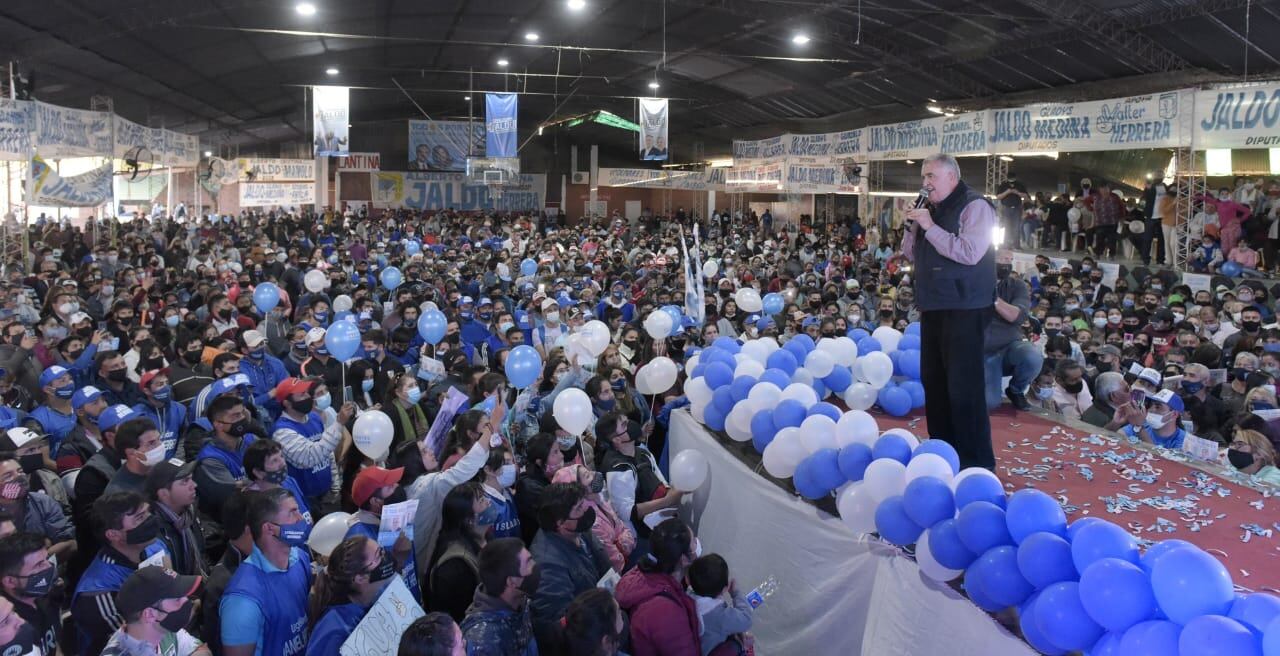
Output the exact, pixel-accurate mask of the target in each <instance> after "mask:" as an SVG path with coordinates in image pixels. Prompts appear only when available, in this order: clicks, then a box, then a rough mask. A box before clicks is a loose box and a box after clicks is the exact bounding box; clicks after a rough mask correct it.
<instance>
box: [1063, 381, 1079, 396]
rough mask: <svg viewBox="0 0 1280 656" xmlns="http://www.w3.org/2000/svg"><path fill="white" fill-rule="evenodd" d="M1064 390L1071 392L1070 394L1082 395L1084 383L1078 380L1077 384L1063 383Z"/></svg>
mask: <svg viewBox="0 0 1280 656" xmlns="http://www.w3.org/2000/svg"><path fill="white" fill-rule="evenodd" d="M1062 389H1064V390H1067V391H1068V392H1070V393H1072V394H1079V393H1080V390H1082V389H1084V381H1082V380H1077V381H1076V382H1074V383H1066V382H1064V383H1062Z"/></svg>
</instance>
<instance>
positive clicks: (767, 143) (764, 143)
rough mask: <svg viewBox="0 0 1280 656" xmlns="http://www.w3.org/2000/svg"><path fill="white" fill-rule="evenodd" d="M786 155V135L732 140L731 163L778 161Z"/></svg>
mask: <svg viewBox="0 0 1280 656" xmlns="http://www.w3.org/2000/svg"><path fill="white" fill-rule="evenodd" d="M786 155H787V140H786V135H782V136H779V137H770V138H768V139H757V140H755V141H735V142H733V165H734V166H735V167H737V166H751V165H753V164H757V163H760V162H765V161H774V162H776V161H780V160H781V159H782V158H783V157H786Z"/></svg>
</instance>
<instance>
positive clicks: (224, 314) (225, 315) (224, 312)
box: [218, 308, 231, 321]
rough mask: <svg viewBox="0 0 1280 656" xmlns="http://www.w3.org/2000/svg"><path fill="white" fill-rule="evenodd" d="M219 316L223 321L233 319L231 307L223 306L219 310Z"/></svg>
mask: <svg viewBox="0 0 1280 656" xmlns="http://www.w3.org/2000/svg"><path fill="white" fill-rule="evenodd" d="M218 318H219V319H222V320H223V321H228V320H230V319H231V308H222V309H221V310H218Z"/></svg>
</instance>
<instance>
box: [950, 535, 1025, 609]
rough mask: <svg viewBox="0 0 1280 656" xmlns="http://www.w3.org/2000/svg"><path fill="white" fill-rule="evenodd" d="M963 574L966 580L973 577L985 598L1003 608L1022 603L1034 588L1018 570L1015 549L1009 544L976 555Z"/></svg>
mask: <svg viewBox="0 0 1280 656" xmlns="http://www.w3.org/2000/svg"><path fill="white" fill-rule="evenodd" d="M964 577H965V580H966V581H969V580H970V579H972V580H973V581H974V582H975V583H976V584H977V586H978V587H980V588H982V592H983V594H984V595H985V596H986V597H987V598H988V599H990V600H991V601H993V602H995V603H997V604H999V605H1000V606H1001V607H1002V608H1008V607H1009V606H1017V605H1018V604H1021V603H1022V602H1024V601H1026V600H1027V598H1028V597H1030V596H1031V593H1033V592H1035V590H1036V589H1035V586H1032V585H1031V583H1030V582H1028V581H1027V579H1025V578H1023V576H1022V572H1020V571H1018V552H1017V550H1016V549H1014V548H1013V547H1012V546H1009V545H1004V546H1000V547H995V548H993V549H989V550H987V551H986V553H984V554H982V555H981V556H978V559H977V560H975V561H974V562H973V564H972V565H970V566H969V569H967V570H965V574H964Z"/></svg>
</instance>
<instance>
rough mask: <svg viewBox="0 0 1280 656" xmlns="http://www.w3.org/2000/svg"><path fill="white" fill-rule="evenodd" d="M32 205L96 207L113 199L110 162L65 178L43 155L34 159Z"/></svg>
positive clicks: (32, 165)
mask: <svg viewBox="0 0 1280 656" xmlns="http://www.w3.org/2000/svg"><path fill="white" fill-rule="evenodd" d="M31 172H32V173H33V174H34V175H33V179H32V181H31V191H32V199H33V201H32V204H33V205H52V206H54V207H97V206H99V205H102V204H103V203H107V202H109V201H110V200H111V179H112V178H113V177H114V176H113V174H112V167H111V163H110V162H107V163H106V164H104V165H102V166H100V167H98V168H96V169H94V170H92V171H89V172H87V173H81V174H80V175H71V176H67V177H65V178H64V177H62V176H60V175H58V173H57V172H56V171H54V170H53V167H51V166H49V165H48V164H46V163H45V161H44V160H43V159H41V158H40V157H33V158H31Z"/></svg>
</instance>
